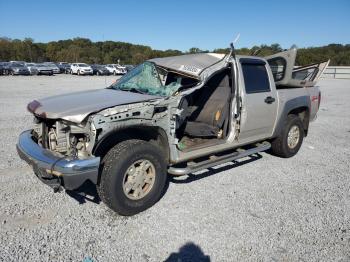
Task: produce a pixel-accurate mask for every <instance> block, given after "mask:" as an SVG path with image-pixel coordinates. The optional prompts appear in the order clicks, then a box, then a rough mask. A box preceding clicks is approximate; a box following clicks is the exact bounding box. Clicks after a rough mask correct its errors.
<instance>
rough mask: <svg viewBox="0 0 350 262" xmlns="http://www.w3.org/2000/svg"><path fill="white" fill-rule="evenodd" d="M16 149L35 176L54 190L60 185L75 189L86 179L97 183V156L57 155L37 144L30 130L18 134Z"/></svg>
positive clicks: (98, 160)
mask: <svg viewBox="0 0 350 262" xmlns="http://www.w3.org/2000/svg"><path fill="white" fill-rule="evenodd" d="M17 151H18V154H19V156H20V158H22V159H23V160H24V161H26V162H27V163H28V164H29V165H31V166H32V167H33V170H34V173H35V174H36V176H37V177H38V178H39V179H40V180H41V181H42V182H43V183H45V184H47V185H48V186H50V187H52V188H53V189H54V190H56V191H57V190H59V188H60V187H61V186H62V187H64V188H65V189H68V190H74V189H77V188H78V187H79V186H81V185H82V184H83V183H84V182H85V181H87V180H90V181H91V182H93V183H94V184H96V183H97V178H98V169H99V165H100V158H99V157H91V158H87V159H76V158H75V159H71V158H68V157H61V156H58V155H56V154H55V153H54V152H52V151H50V150H48V149H45V148H42V147H41V146H39V145H38V144H37V143H36V142H35V141H34V140H33V137H32V133H31V130H27V131H24V132H23V133H22V134H21V135H20V136H19V140H18V144H17Z"/></svg>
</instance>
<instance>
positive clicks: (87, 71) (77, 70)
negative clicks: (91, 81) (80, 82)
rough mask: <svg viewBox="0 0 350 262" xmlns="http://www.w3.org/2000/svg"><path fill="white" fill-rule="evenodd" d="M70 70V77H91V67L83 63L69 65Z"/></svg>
mask: <svg viewBox="0 0 350 262" xmlns="http://www.w3.org/2000/svg"><path fill="white" fill-rule="evenodd" d="M70 70H71V74H72V75H73V74H77V75H93V70H92V68H91V66H89V65H88V64H85V63H74V64H72V65H71V67H70Z"/></svg>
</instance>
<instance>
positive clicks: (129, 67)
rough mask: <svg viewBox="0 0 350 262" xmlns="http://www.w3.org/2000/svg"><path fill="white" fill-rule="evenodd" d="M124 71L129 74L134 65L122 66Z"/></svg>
mask: <svg viewBox="0 0 350 262" xmlns="http://www.w3.org/2000/svg"><path fill="white" fill-rule="evenodd" d="M124 67H125V69H126V71H127V72H130V71H131V70H133V69H134V68H135V66H134V65H124Z"/></svg>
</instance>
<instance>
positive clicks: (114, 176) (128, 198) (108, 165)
mask: <svg viewBox="0 0 350 262" xmlns="http://www.w3.org/2000/svg"><path fill="white" fill-rule="evenodd" d="M102 167H103V168H102V173H101V179H100V183H99V185H98V192H99V195H100V197H101V199H102V201H103V202H104V203H105V204H106V205H107V206H108V207H110V208H111V209H113V210H114V211H115V212H117V213H118V214H120V215H125V216H131V215H134V214H137V213H139V212H142V211H144V210H145V209H147V208H149V207H151V206H152V205H154V204H155V203H156V202H157V201H158V200H159V198H160V196H161V194H162V192H163V190H164V188H165V183H166V179H167V171H166V163H165V161H164V157H163V154H162V150H160V149H159V148H158V147H156V146H154V145H153V144H150V143H148V142H145V141H142V140H127V141H123V142H121V143H119V144H117V145H116V146H114V147H113V148H112V149H111V150H110V151H109V152H108V153H107V155H106V156H105V157H104V159H103V162H102Z"/></svg>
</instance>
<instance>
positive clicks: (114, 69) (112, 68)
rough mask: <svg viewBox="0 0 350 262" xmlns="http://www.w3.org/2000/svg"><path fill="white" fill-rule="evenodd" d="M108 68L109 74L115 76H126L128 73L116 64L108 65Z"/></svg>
mask: <svg viewBox="0 0 350 262" xmlns="http://www.w3.org/2000/svg"><path fill="white" fill-rule="evenodd" d="M106 68H107V70H108V71H109V73H110V74H113V75H124V74H125V73H126V69H124V70H123V69H122V68H121V67H119V66H117V65H116V64H108V65H106Z"/></svg>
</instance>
